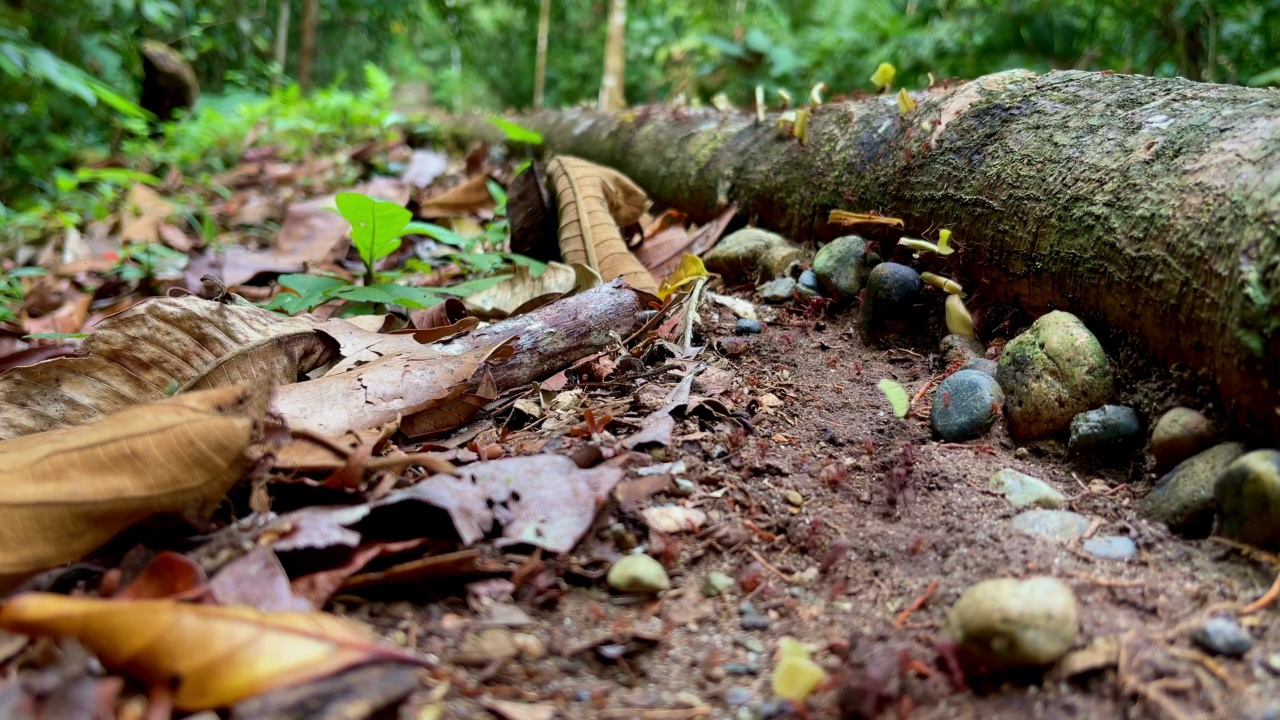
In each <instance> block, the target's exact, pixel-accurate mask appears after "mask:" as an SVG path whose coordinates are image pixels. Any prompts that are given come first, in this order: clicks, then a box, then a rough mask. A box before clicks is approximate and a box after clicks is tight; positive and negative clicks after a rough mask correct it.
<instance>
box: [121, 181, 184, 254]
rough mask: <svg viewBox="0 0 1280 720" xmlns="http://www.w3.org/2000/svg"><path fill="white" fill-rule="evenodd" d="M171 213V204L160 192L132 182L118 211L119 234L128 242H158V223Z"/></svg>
mask: <svg viewBox="0 0 1280 720" xmlns="http://www.w3.org/2000/svg"><path fill="white" fill-rule="evenodd" d="M172 214H173V206H172V205H170V204H169V201H168V200H165V199H164V198H162V197H160V193H158V192H156V191H155V190H152V189H151V188H149V187H147V186H146V185H144V184H142V183H134V185H133V187H131V188H129V196H128V197H127V198H126V199H125V204H124V208H123V209H122V210H121V211H120V235H121V237H123V238H124V239H125V240H126V241H128V242H138V243H153V242H159V241H160V224H161V223H163V222H164V221H165V220H166V219H168V217H169V216H170V215H172Z"/></svg>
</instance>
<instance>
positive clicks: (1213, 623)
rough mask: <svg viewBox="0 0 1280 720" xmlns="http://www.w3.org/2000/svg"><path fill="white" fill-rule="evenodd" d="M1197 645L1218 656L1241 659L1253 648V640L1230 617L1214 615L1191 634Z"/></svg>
mask: <svg viewBox="0 0 1280 720" xmlns="http://www.w3.org/2000/svg"><path fill="white" fill-rule="evenodd" d="M1191 639H1192V640H1194V641H1195V642H1196V644H1197V645H1199V646H1200V647H1202V648H1204V649H1205V650H1208V651H1209V652H1211V653H1215V654H1218V655H1226V656H1228V657H1240V656H1241V655H1244V654H1245V653H1247V652H1249V649H1250V648H1252V647H1253V638H1252V637H1250V636H1249V633H1248V632H1246V631H1245V629H1244V628H1242V627H1240V623H1238V622H1236V621H1235V620H1233V619H1231V618H1229V617H1223V616H1222V615H1214V616H1213V617H1211V618H1209V619H1208V620H1206V621H1205V622H1204V624H1202V625H1200V626H1199V627H1197V628H1196V629H1195V630H1193V631H1192V632H1191Z"/></svg>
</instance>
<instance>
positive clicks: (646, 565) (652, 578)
mask: <svg viewBox="0 0 1280 720" xmlns="http://www.w3.org/2000/svg"><path fill="white" fill-rule="evenodd" d="M605 581H606V582H608V583H609V587H611V588H613V589H614V590H617V591H619V592H628V593H658V592H662V591H663V590H666V589H667V588H669V587H671V580H670V578H668V577H667V571H666V569H665V568H663V567H662V563H660V562H658V561H657V560H654V559H653V558H651V557H649V556H648V555H626V556H624V557H622V558H620V559H619V560H618V561H617V562H615V563H614V564H613V567H611V568H609V574H608V576H606V578H605Z"/></svg>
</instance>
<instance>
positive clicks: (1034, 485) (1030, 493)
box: [987, 468, 1067, 510]
mask: <svg viewBox="0 0 1280 720" xmlns="http://www.w3.org/2000/svg"><path fill="white" fill-rule="evenodd" d="M987 486H988V487H990V488H992V489H993V490H996V491H998V492H999V493H1000V494H1001V495H1004V498H1005V499H1006V500H1008V501H1009V504H1010V505H1012V506H1014V507H1015V508H1026V507H1034V508H1042V509H1045V510H1056V509H1058V508H1060V507H1062V505H1063V503H1065V502H1066V501H1067V499H1066V498H1065V497H1063V495H1062V493H1060V492H1058V491H1057V490H1054V489H1053V488H1051V487H1049V484H1048V483H1046V482H1045V481H1043V480H1041V479H1040V478H1036V477H1032V476H1030V475H1027V474H1025V473H1020V472H1018V471H1017V470H1014V469H1012V468H1004V469H1003V470H998V471H996V473H995V474H994V475H992V476H991V482H989V483H988V484H987Z"/></svg>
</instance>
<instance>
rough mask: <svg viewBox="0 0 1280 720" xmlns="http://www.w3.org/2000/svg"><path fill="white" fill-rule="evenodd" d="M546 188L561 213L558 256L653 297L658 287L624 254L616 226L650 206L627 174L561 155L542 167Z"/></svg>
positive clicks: (636, 261) (629, 255) (636, 262)
mask: <svg viewBox="0 0 1280 720" xmlns="http://www.w3.org/2000/svg"><path fill="white" fill-rule="evenodd" d="M547 183H548V185H549V186H550V187H551V189H552V191H553V192H554V193H555V196H556V206H557V207H558V208H559V213H560V256H561V258H562V259H563V260H564V262H565V263H566V264H569V265H572V264H574V263H579V264H582V265H586V266H587V267H589V268H591V269H592V270H595V271H596V272H598V273H600V277H602V278H604V280H605V281H609V280H612V279H614V278H617V277H620V278H622V279H624V280H626V282H627V284H629V285H630V286H631V287H633V288H635V289H637V290H643V291H645V292H649V293H654V292H657V290H658V283H657V282H656V281H655V280H654V279H653V276H652V275H650V274H649V271H648V270H646V269H645V267H644V265H641V264H640V261H639V260H637V259H636V256H635V255H632V254H631V251H630V250H628V249H627V244H626V242H624V241H623V239H622V232H621V231H620V230H619V229H618V228H619V227H620V226H625V225H630V224H632V223H634V222H636V221H637V220H638V219H639V218H640V214H641V213H642V212H644V209H645V207H646V206H647V205H648V203H649V201H648V199H647V198H646V197H645V194H644V191H643V190H641V189H640V188H639V187H637V186H636V184H635V183H633V182H631V179H630V178H628V177H627V176H626V175H623V174H622V173H620V172H618V171H617V170H613V169H611V168H607V167H602V166H600V165H596V164H595V163H591V162H587V161H586V160H582V159H580V158H576V157H571V156H568V155H560V156H558V157H556V158H553V159H552V160H551V162H549V163H547Z"/></svg>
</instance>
